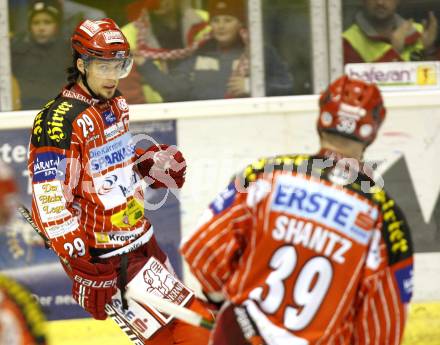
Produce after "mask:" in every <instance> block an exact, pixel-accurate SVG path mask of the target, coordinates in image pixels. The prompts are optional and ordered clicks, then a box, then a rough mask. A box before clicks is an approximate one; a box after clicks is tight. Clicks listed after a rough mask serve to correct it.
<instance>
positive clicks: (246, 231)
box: [181, 76, 413, 345]
mask: <svg viewBox="0 0 440 345" xmlns="http://www.w3.org/2000/svg"><path fill="white" fill-rule="evenodd" d="M319 105H320V114H319V119H318V131H319V134H320V137H321V150H320V152H319V153H318V154H315V155H283V156H276V157H269V158H262V159H261V160H259V161H258V162H256V163H254V164H251V165H249V166H248V167H247V168H246V169H245V170H244V171H243V172H242V173H239V174H238V175H237V176H236V177H235V178H234V179H233V180H232V181H231V182H230V184H229V185H228V187H227V189H226V190H225V191H223V192H222V193H221V194H220V195H219V196H218V197H217V198H216V199H215V201H214V202H213V203H212V204H210V205H209V207H208V209H207V211H206V213H205V214H204V216H203V217H204V218H203V219H204V222H203V224H202V225H201V226H200V227H199V229H197V230H196V232H195V233H194V234H192V236H191V237H190V238H189V239H188V240H187V241H186V242H185V243H183V245H182V248H181V250H182V253H183V255H184V257H185V259H186V260H187V262H188V264H189V266H190V268H191V270H192V272H193V273H194V275H195V276H196V277H197V278H198V279H199V281H200V283H201V285H202V289H203V291H204V293H205V294H206V295H207V297H208V298H209V299H211V300H212V301H213V302H217V303H219V304H222V307H221V309H220V311H219V313H218V315H217V318H216V325H215V327H214V330H213V332H212V335H211V340H210V344H212V345H231V344H234V345H248V344H260V345H263V344H264V345H284V344H304V345H306V344H338V345H342V344H362V345H367V344H371V343H376V344H400V343H401V340H402V335H403V331H404V326H405V322H406V318H407V305H408V303H409V301H410V300H411V296H412V286H413V285H412V279H413V245H412V241H411V234H410V229H409V227H408V224H407V222H406V220H405V217H404V215H403V213H402V211H401V210H400V209H399V207H398V206H397V204H396V202H395V201H394V200H393V199H392V198H391V197H390V196H389V195H388V194H387V193H386V192H385V191H384V190H383V189H382V188H381V187H382V186H379V185H378V184H376V183H375V182H374V180H373V179H372V178H371V171H366V169H365V167H364V166H363V165H362V164H361V163H360V160H361V158H362V155H363V152H364V150H365V148H366V147H367V146H368V145H369V144H371V143H372V142H373V141H374V138H375V137H376V135H377V132H378V130H379V127H380V125H381V124H382V122H383V120H384V118H385V108H384V105H383V100H382V97H381V94H380V91H379V89H378V88H377V86H375V85H372V84H368V83H365V82H363V81H358V80H354V79H350V78H348V77H347V76H343V77H341V78H340V79H338V80H336V81H335V82H333V83H332V84H331V85H330V86H329V87H328V89H327V90H326V91H324V93H323V94H322V96H321V98H320V103H319ZM243 187H245V189H243ZM225 302H226V303H225Z"/></svg>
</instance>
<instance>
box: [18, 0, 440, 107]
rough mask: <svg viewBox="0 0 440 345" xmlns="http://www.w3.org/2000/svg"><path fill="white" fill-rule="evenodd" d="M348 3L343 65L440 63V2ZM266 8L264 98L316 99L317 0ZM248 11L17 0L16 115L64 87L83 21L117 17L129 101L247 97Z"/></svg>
mask: <svg viewBox="0 0 440 345" xmlns="http://www.w3.org/2000/svg"><path fill="white" fill-rule="evenodd" d="M222 3H223V4H222ZM342 4H343V35H342V37H341V39H342V40H343V45H342V46H343V50H344V51H343V54H342V56H343V59H344V63H353V62H354V63H357V62H389V61H422V60H440V37H439V36H440V35H439V34H438V31H439V25H438V23H437V18H440V2H438V1H436V0H424V1H420V0H382V1H377V0H343V2H342ZM262 5H263V28H264V38H263V40H264V59H265V61H264V64H265V81H266V95H267V96H284V95H300V94H310V93H312V92H313V91H312V90H313V85H312V62H311V56H312V55H311V43H310V41H311V33H310V32H311V29H310V15H309V13H310V8H309V6H310V4H309V1H308V0H295V1H292V0H262ZM225 8H227V11H225V10H222V9H225ZM246 14H247V11H246V7H245V1H244V2H243V3H242V2H241V1H240V0H204V1H183V0H137V1H133V0H132V1H130V0H123V1H121V0H109V1H98V0H89V1H87V0H83V1H79V0H77V1H73V0H41V1H33V0H9V22H10V37H11V40H10V46H11V69H12V92H13V104H14V110H19V109H39V108H41V107H42V106H43V105H44V103H45V102H46V101H47V100H48V99H51V98H52V97H54V96H55V95H56V94H57V93H58V92H59V91H60V89H61V88H62V87H63V86H64V85H65V84H66V73H65V70H66V68H67V67H69V65H70V64H71V60H72V58H71V51H70V42H69V38H70V35H71V33H72V31H73V29H74V27H75V26H76V24H77V23H78V22H79V21H80V20H81V19H83V18H91V19H98V18H104V17H111V18H113V19H115V20H116V21H117V22H118V24H119V26H120V27H121V28H122V30H123V32H124V34H125V35H126V37H127V39H128V40H129V42H130V45H131V48H132V55H133V58H134V62H135V63H134V68H133V70H132V72H131V74H130V75H129V76H128V77H127V78H126V79H123V80H121V83H120V90H121V91H122V92H123V94H124V95H125V96H126V98H127V100H128V102H129V103H130V104H139V103H157V102H175V101H189V100H203V99H221V98H237V97H249V96H250V77H251V75H250V56H249V32H248V28H247V26H248V25H247V23H248V21H247V16H246Z"/></svg>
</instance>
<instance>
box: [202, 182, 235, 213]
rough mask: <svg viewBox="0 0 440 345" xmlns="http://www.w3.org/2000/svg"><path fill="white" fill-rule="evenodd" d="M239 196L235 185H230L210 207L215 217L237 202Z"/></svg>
mask: <svg viewBox="0 0 440 345" xmlns="http://www.w3.org/2000/svg"><path fill="white" fill-rule="evenodd" d="M236 195H237V190H236V189H235V185H234V183H231V184H229V186H227V187H226V189H225V190H224V191H223V192H221V193H220V194H219V195H218V196H217V197H216V198H215V200H214V201H213V202H212V203H211V204H210V205H209V207H210V208H211V210H212V211H213V212H214V214H215V215H217V214H219V213H220V212H223V211H224V210H226V209H227V208H228V207H229V206H231V205H232V203H233V202H234V200H235V196H236Z"/></svg>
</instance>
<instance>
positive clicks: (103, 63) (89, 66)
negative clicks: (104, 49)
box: [83, 56, 133, 79]
mask: <svg viewBox="0 0 440 345" xmlns="http://www.w3.org/2000/svg"><path fill="white" fill-rule="evenodd" d="M83 60H84V61H85V62H86V64H85V67H86V70H87V71H88V72H89V73H90V74H91V75H93V76H94V77H96V78H100V79H122V78H125V77H127V76H128V75H129V73H130V71H131V68H132V67H133V58H132V57H131V56H129V57H127V58H120V59H99V58H88V57H84V58H83Z"/></svg>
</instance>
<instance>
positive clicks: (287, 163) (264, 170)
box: [238, 155, 310, 188]
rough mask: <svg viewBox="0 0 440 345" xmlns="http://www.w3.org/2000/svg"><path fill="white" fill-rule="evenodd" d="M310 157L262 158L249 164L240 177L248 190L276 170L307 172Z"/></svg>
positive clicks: (283, 156)
mask: <svg viewBox="0 0 440 345" xmlns="http://www.w3.org/2000/svg"><path fill="white" fill-rule="evenodd" d="M309 159H310V156H308V155H280V156H275V157H267V158H260V159H259V160H257V161H256V162H254V163H252V164H249V165H248V166H247V167H246V168H245V169H244V170H243V172H242V173H240V174H239V175H238V177H239V178H240V180H241V182H242V183H241V185H242V186H244V187H245V188H247V187H248V186H249V184H250V183H251V182H255V181H256V180H257V178H258V176H260V175H264V174H271V173H273V172H274V171H275V170H283V171H290V172H292V171H302V170H303V169H301V168H302V167H305V171H304V173H306V172H307V167H308V164H307V162H308V160H309Z"/></svg>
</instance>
